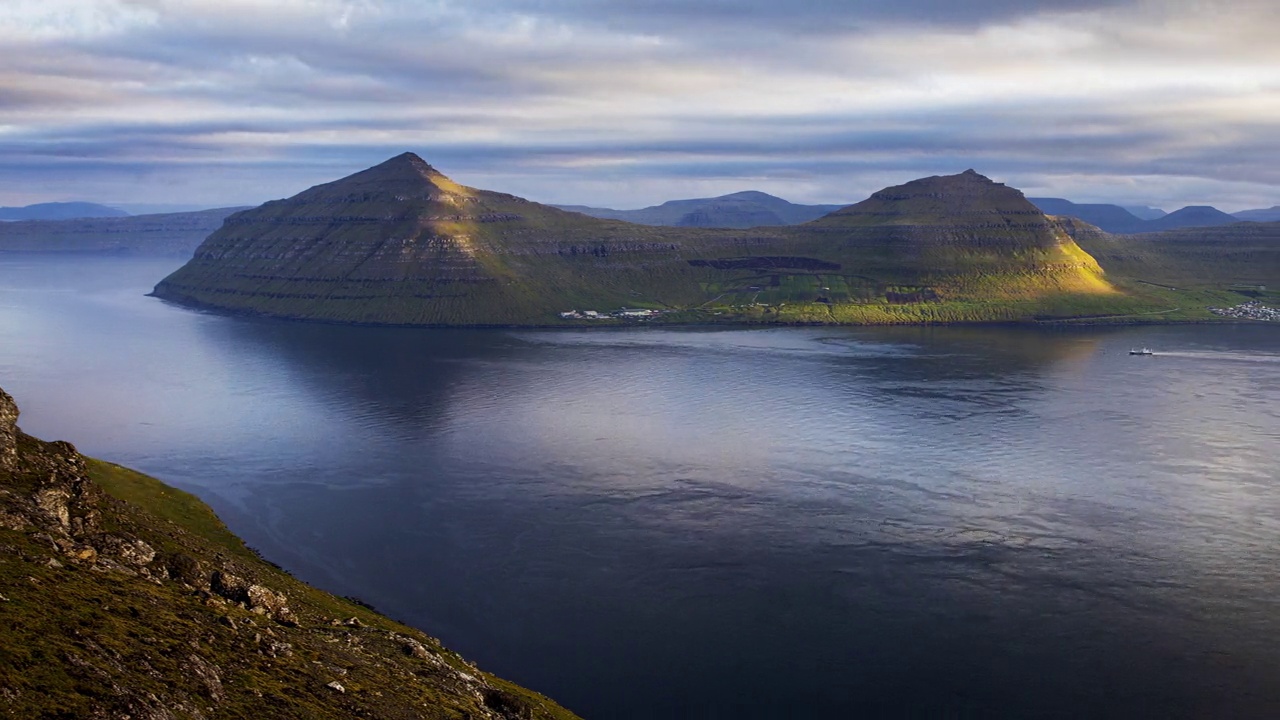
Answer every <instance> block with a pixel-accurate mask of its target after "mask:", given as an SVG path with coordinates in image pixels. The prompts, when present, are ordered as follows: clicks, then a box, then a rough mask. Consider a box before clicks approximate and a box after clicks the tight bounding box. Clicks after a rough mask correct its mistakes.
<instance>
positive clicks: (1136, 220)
mask: <svg viewBox="0 0 1280 720" xmlns="http://www.w3.org/2000/svg"><path fill="white" fill-rule="evenodd" d="M1029 199H1030V200H1031V202H1033V203H1035V205H1036V207H1038V208H1040V210H1042V211H1044V212H1045V213H1047V214H1049V215H1061V216H1064V217H1073V218H1076V219H1078V220H1083V221H1085V222H1087V223H1089V224H1090V225H1095V226H1097V227H1099V228H1102V229H1103V230H1105V231H1107V232H1109V233H1116V234H1119V235H1131V234H1136V233H1148V232H1161V231H1163V230H1174V229H1177V228H1183V227H1215V226H1218V225H1229V224H1231V223H1233V222H1239V221H1240V220H1241V219H1242V218H1240V217H1239V216H1232V215H1228V214H1226V213H1224V212H1222V211H1221V210H1218V209H1216V208H1212V207H1209V206H1208V205H1190V206H1187V207H1184V208H1182V209H1181V210H1176V211H1174V212H1172V213H1167V214H1166V213H1164V212H1163V211H1161V210H1156V209H1155V208H1146V210H1147V211H1150V212H1148V213H1146V214H1147V215H1148V216H1152V215H1154V217H1152V218H1151V219H1143V218H1140V217H1138V216H1137V215H1134V214H1133V213H1132V212H1130V211H1129V210H1127V209H1125V208H1122V207H1120V206H1119V205H1107V204H1084V203H1073V202H1071V201H1070V200H1063V199H1062V198H1029ZM1141 209H1142V208H1139V210H1141ZM1262 212H1266V211H1262ZM1156 213H1159V214H1158V215H1156Z"/></svg>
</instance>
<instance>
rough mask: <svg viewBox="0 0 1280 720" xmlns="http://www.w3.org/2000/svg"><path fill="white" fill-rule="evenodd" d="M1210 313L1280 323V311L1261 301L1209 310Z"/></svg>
mask: <svg viewBox="0 0 1280 720" xmlns="http://www.w3.org/2000/svg"><path fill="white" fill-rule="evenodd" d="M1209 312H1211V313H1213V314H1214V315H1221V316H1222V317H1230V318H1239V319H1241V320H1265V321H1270V322H1280V309H1277V308H1273V307H1267V306H1266V305H1263V304H1262V302H1261V301H1258V300H1250V301H1249V302H1247V303H1243V304H1240V305H1236V306H1235V307H1229V308H1209Z"/></svg>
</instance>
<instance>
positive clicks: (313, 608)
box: [0, 390, 575, 720]
mask: <svg viewBox="0 0 1280 720" xmlns="http://www.w3.org/2000/svg"><path fill="white" fill-rule="evenodd" d="M17 418H18V408H17V406H16V405H15V404H14V402H13V399H12V398H11V397H10V396H9V395H7V394H5V393H4V392H3V391H2V390H0V628H3V631H2V632H0V717H11V718H42V717H48V718H52V717H58V718H73V717H74V718H134V719H150V720H161V719H169V718H207V719H213V718H354V717H369V718H492V719H495V720H496V719H500V718H529V719H532V718H572V717H575V716H574V715H573V714H572V713H570V712H569V711H567V710H565V709H563V708H561V707H559V706H558V705H556V704H555V703H554V702H552V701H551V700H549V699H547V698H545V697H543V696H541V695H538V694H536V693H533V692H531V691H529V690H526V689H524V688H521V687H519V686H517V685H513V684H511V683H509V682H506V681H504V680H502V679H500V678H497V677H494V676H492V675H490V674H488V673H485V672H484V671H482V670H479V669H477V668H476V667H475V666H474V665H472V664H471V663H469V662H467V661H466V660H464V659H463V658H461V657H459V656H458V655H456V654H455V653H453V652H451V651H449V650H447V649H445V648H444V647H442V646H441V644H440V642H439V641H438V640H436V639H434V638H432V637H429V636H427V635H425V634H423V633H421V632H419V631H417V630H415V629H412V628H409V627H407V626H404V625H401V624H399V623H396V622H394V621H392V620H389V619H387V618H386V617H383V616H381V615H379V614H378V613H376V612H374V611H372V610H371V609H369V608H368V607H365V606H361V605H360V604H357V603H355V602H352V601H350V600H345V599H342V598H338V597H335V596H333V595H330V594H328V593H325V592H323V591H320V590H317V589H316V588H313V587H310V586H308V585H306V584H304V583H302V582H300V581H298V580H297V579H295V578H293V577H292V576H290V575H288V574H287V573H285V572H284V571H283V570H281V569H279V568H278V567H275V566H274V565H272V564H271V563H269V562H267V561H264V560H263V559H261V558H259V557H258V556H257V555H256V553H254V552H253V551H252V550H251V549H249V548H247V547H246V546H245V545H244V544H243V543H242V542H241V541H240V540H239V538H237V537H235V536H234V535H232V534H231V533H230V531H228V530H227V529H226V527H225V526H223V525H222V523H221V522H220V521H219V520H218V519H217V517H216V516H215V515H214V513H213V511H212V510H210V509H209V508H208V507H207V506H206V505H204V504H203V503H201V502H200V501H199V500H198V499H196V498H195V497H194V496H192V495H189V494H188V493H185V492H182V491H179V490H176V489H174V488H171V487H169V486H166V485H164V484H163V483H161V482H159V481H157V480H155V479H152V478H149V477H147V476H145V475H141V474H139V473H136V472H133V471H131V470H128V469H125V468H122V467H119V466H116V465H112V464H110V463H105V462H102V461H98V460H93V459H91V458H86V457H83V456H81V455H80V454H79V453H77V452H76V450H75V448H74V447H72V446H71V445H70V444H68V443H65V442H44V441H41V440H37V439H36V438H33V437H30V436H28V435H26V434H25V433H23V432H22V431H21V430H19V429H18V427H17Z"/></svg>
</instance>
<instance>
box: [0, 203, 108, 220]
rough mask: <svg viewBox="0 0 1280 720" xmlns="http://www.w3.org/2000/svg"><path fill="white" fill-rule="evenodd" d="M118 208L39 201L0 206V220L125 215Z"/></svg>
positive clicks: (93, 204) (66, 218)
mask: <svg viewBox="0 0 1280 720" xmlns="http://www.w3.org/2000/svg"><path fill="white" fill-rule="evenodd" d="M128 214H129V213H127V212H125V211H123V210H120V209H118V208H113V207H107V206H106V205H98V204H96V203H87V202H56V203H39V204H36V205H27V206H25V207H0V220H74V219H77V218H100V217H126V216H128Z"/></svg>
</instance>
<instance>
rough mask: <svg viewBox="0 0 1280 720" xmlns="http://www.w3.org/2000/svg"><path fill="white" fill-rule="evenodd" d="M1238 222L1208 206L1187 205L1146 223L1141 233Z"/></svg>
mask: <svg viewBox="0 0 1280 720" xmlns="http://www.w3.org/2000/svg"><path fill="white" fill-rule="evenodd" d="M1238 222H1240V218H1238V217H1235V216H1234V215H1228V214H1227V213H1224V212H1222V211H1221V210H1219V209H1217V208H1215V207H1212V206H1209V205H1188V206H1187V207H1184V208H1182V209H1181V210H1174V211H1173V212H1171V213H1169V214H1168V215H1165V216H1164V217H1162V218H1160V219H1158V220H1151V221H1148V222H1147V225H1146V227H1147V228H1149V229H1147V230H1143V231H1142V232H1160V231H1163V230H1177V229H1179V228H1193V227H1217V226H1219V225H1231V224H1232V223H1238Z"/></svg>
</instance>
